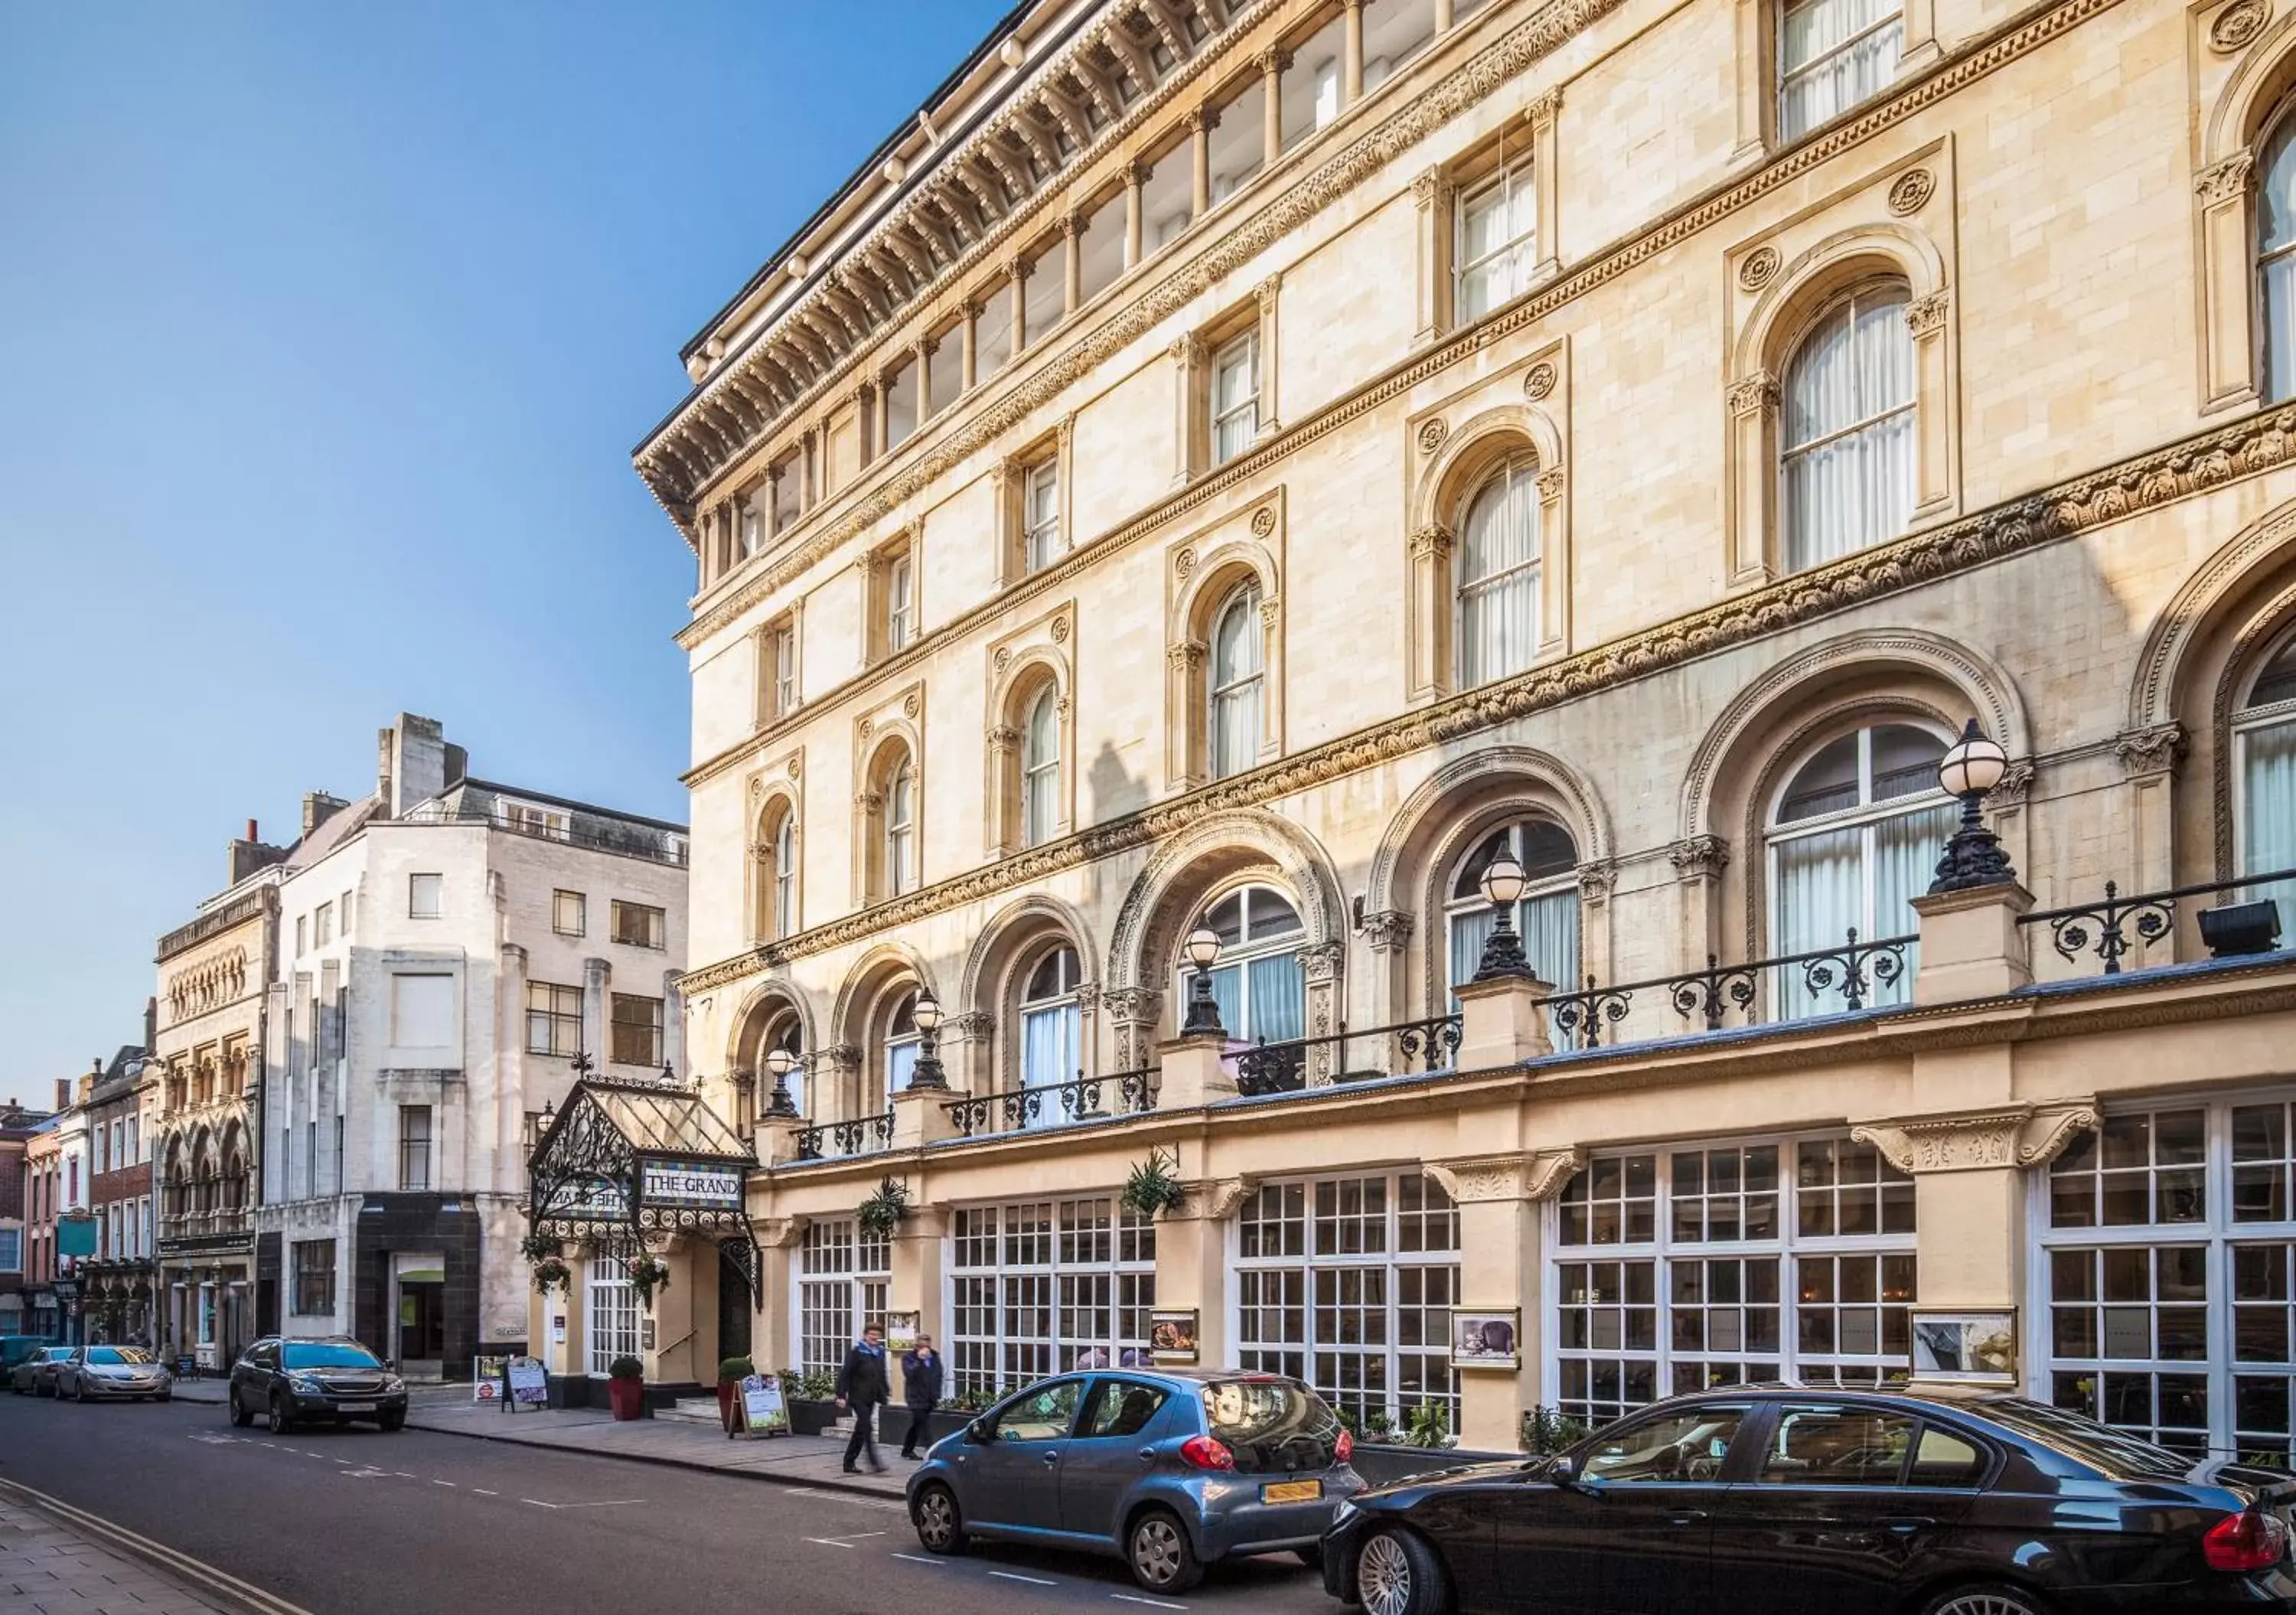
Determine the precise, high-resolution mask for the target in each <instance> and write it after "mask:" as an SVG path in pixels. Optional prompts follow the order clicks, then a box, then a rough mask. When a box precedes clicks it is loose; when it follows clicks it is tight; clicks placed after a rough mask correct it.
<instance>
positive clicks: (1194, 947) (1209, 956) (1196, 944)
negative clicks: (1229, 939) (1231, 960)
mask: <svg viewBox="0 0 2296 1615" xmlns="http://www.w3.org/2000/svg"><path fill="white" fill-rule="evenodd" d="M1180 951H1181V952H1182V953H1184V954H1185V955H1187V956H1188V963H1191V964H1193V965H1194V966H1195V967H1196V968H1197V969H1198V970H1210V968H1211V967H1212V961H1214V960H1215V959H1218V957H1219V956H1220V939H1219V933H1218V931H1216V930H1213V929H1212V928H1211V927H1210V926H1209V925H1199V926H1197V927H1196V928H1195V930H1192V931H1190V932H1189V933H1188V939H1187V940H1186V941H1185V942H1183V943H1182V944H1180Z"/></svg>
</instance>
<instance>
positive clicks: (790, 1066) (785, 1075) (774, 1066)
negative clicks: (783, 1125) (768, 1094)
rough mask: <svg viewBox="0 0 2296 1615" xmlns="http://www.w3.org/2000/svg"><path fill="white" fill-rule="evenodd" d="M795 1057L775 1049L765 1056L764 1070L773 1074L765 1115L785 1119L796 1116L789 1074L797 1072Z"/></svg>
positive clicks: (782, 1050) (795, 1103)
mask: <svg viewBox="0 0 2296 1615" xmlns="http://www.w3.org/2000/svg"><path fill="white" fill-rule="evenodd" d="M797 1066H798V1059H797V1056H796V1055H795V1054H793V1053H791V1052H790V1051H789V1050H787V1049H783V1048H777V1049H775V1050H773V1051H772V1052H771V1053H767V1056H766V1070H768V1071H770V1072H772V1073H773V1078H774V1092H773V1097H772V1098H770V1099H768V1100H767V1101H766V1114H767V1115H768V1116H771V1117H775V1118H776V1119H787V1118H789V1117H791V1116H794V1115H796V1114H797V1101H796V1100H795V1099H792V1098H791V1096H790V1090H789V1079H790V1073H791V1071H793V1070H797Z"/></svg>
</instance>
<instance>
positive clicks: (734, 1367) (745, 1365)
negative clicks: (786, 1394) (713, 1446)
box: [717, 1357, 758, 1435]
mask: <svg viewBox="0 0 2296 1615" xmlns="http://www.w3.org/2000/svg"><path fill="white" fill-rule="evenodd" d="M757 1372H758V1365H756V1364H755V1363H753V1362H751V1361H750V1359H749V1358H747V1357H726V1358H723V1359H721V1360H720V1361H719V1363H718V1365H717V1422H719V1423H720V1424H723V1425H724V1426H725V1427H726V1433H728V1434H729V1435H730V1434H731V1433H732V1432H733V1429H734V1398H736V1397H738V1396H740V1395H741V1394H742V1381H744V1380H746V1379H748V1378H749V1377H750V1375H751V1374H753V1373H757Z"/></svg>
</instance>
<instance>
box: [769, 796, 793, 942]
mask: <svg viewBox="0 0 2296 1615" xmlns="http://www.w3.org/2000/svg"><path fill="white" fill-rule="evenodd" d="M796 930H797V816H796V815H795V814H793V813H784V814H783V816H782V822H781V823H780V824H777V825H775V827H774V935H775V936H776V937H786V936H790V935H791V934H793V933H794V932H795V931H796Z"/></svg>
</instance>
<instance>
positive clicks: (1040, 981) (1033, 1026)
mask: <svg viewBox="0 0 2296 1615" xmlns="http://www.w3.org/2000/svg"><path fill="white" fill-rule="evenodd" d="M1081 979H1082V972H1081V970H1080V968H1079V966H1078V962H1077V955H1076V949H1074V948H1072V947H1055V948H1054V949H1053V950H1052V951H1051V952H1050V953H1047V954H1046V955H1045V956H1044V957H1043V958H1041V959H1039V960H1038V961H1037V963H1036V967H1035V968H1034V969H1032V970H1031V971H1029V979H1028V980H1027V982H1025V983H1024V984H1023V985H1022V987H1021V1086H1023V1087H1031V1088H1044V1087H1052V1086H1056V1085H1057V1084H1060V1083H1063V1082H1073V1081H1075V1080H1076V1079H1077V1078H1078V1077H1080V1076H1082V1075H1083V1068H1084V1013H1083V1011H1082V1009H1081V1008H1080V1007H1079V1006H1078V1003H1077V986H1078V982H1079V980H1081ZM1053 1114H1054V1116H1057V1114H1058V1111H1057V1110H1055V1111H1054V1112H1053ZM1039 1119H1040V1120H1044V1119H1051V1118H1050V1117H1040V1118H1039Z"/></svg>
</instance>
